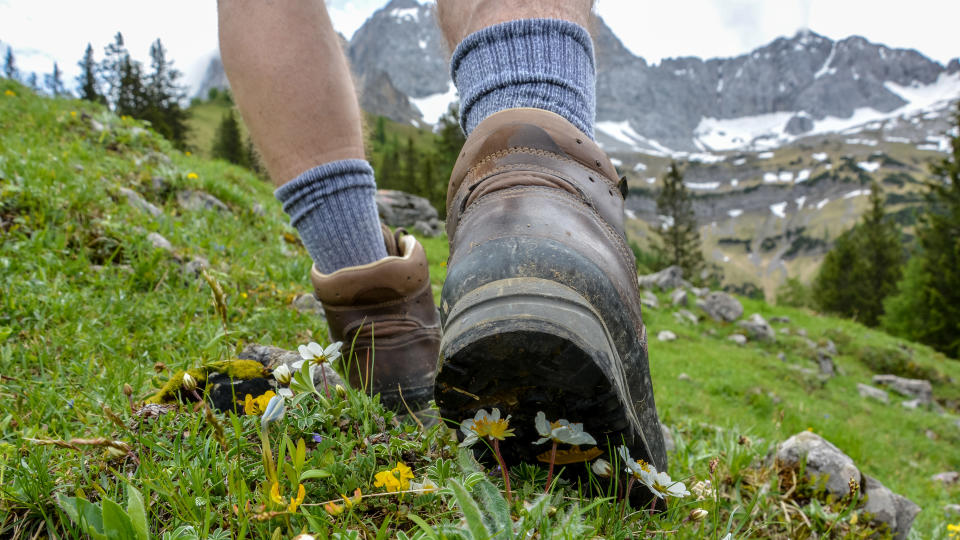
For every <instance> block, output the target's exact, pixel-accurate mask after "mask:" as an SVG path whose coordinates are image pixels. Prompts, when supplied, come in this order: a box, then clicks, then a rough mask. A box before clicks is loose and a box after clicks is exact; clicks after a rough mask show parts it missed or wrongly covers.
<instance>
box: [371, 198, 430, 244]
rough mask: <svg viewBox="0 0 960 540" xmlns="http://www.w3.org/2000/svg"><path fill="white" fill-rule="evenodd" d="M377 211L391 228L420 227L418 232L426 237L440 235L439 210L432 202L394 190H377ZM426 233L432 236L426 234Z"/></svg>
mask: <svg viewBox="0 0 960 540" xmlns="http://www.w3.org/2000/svg"><path fill="white" fill-rule="evenodd" d="M377 211H378V212H379V213H380V218H381V219H383V222H384V223H386V224H387V225H389V226H391V227H414V226H415V225H416V226H418V229H417V230H418V232H420V234H424V235H425V236H436V235H438V234H440V232H441V230H442V227H441V226H440V220H439V219H438V218H437V210H436V208H434V207H433V206H432V205H431V204H430V201H428V200H427V199H424V198H423V197H419V196H417V195H412V194H410V193H405V192H403V191H396V190H392V189H379V190H377ZM425 231H427V232H430V233H431V234H426V233H425Z"/></svg>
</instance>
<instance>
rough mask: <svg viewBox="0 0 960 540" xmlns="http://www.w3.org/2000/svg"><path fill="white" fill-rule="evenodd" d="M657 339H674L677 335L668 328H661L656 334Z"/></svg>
mask: <svg viewBox="0 0 960 540" xmlns="http://www.w3.org/2000/svg"><path fill="white" fill-rule="evenodd" d="M657 339H659V340H660V341H674V340H676V339H677V335H676V334H674V333H673V332H671V331H669V330H661V331H660V333H658V334H657Z"/></svg>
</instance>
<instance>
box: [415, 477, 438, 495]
mask: <svg viewBox="0 0 960 540" xmlns="http://www.w3.org/2000/svg"><path fill="white" fill-rule="evenodd" d="M439 489H440V487H439V486H437V483H436V482H434V481H433V480H431V479H429V478H424V479H423V483H420V482H410V490H411V491H419V492H421V493H436V492H437V491H438V490H439Z"/></svg>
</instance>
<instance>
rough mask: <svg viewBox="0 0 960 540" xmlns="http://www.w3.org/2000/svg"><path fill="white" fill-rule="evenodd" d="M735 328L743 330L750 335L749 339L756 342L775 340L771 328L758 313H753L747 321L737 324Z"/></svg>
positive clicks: (775, 337)
mask: <svg viewBox="0 0 960 540" xmlns="http://www.w3.org/2000/svg"><path fill="white" fill-rule="evenodd" d="M737 326H739V327H741V328H743V329H744V330H746V331H747V333H749V334H750V337H752V338H753V339H755V340H757V341H774V340H776V339H777V336H776V334H775V333H774V332H773V328H771V327H770V325H769V324H768V323H767V321H766V319H764V318H763V316H761V315H760V314H759V313H754V314H753V315H751V316H750V318H749V319H747V320H745V321H739V322H737Z"/></svg>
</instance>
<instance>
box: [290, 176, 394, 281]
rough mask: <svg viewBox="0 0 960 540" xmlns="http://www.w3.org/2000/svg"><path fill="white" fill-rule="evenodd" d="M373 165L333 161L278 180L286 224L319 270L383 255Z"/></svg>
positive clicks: (331, 269) (384, 249) (370, 260)
mask: <svg viewBox="0 0 960 540" xmlns="http://www.w3.org/2000/svg"><path fill="white" fill-rule="evenodd" d="M376 192H377V186H376V183H375V182H374V178H373V168H372V167H371V166H370V164H369V163H368V162H366V161H365V160H362V159H345V160H342V161H332V162H330V163H325V164H323V165H320V166H318V167H314V168H312V169H310V170H308V171H305V172H304V173H302V174H301V175H300V176H298V177H296V178H294V179H293V180H291V181H290V182H287V183H286V184H284V185H283V186H280V187H279V188H278V189H277V190H276V191H275V192H274V196H275V197H276V198H277V199H278V200H279V201H280V202H282V203H283V210H284V212H286V213H287V214H288V215H289V216H290V224H291V225H293V227H294V228H296V229H297V231H298V232H299V233H300V239H301V240H303V245H304V246H305V247H306V248H307V251H308V252H309V253H310V257H311V258H312V259H313V262H314V264H315V265H316V266H317V269H318V270H319V271H320V272H323V273H324V274H329V273H332V272H335V271H337V270H339V269H341V268H345V267H348V266H358V265H361V264H367V263H371V262H374V261H377V260H380V259H382V258H384V257H386V256H387V249H386V247H385V246H384V243H383V233H382V232H381V229H380V218H379V215H378V213H377V202H376Z"/></svg>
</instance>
